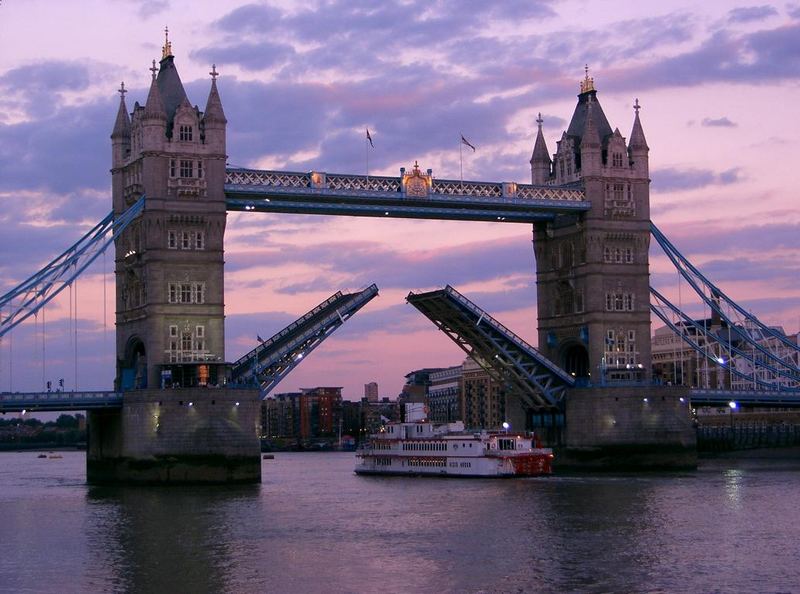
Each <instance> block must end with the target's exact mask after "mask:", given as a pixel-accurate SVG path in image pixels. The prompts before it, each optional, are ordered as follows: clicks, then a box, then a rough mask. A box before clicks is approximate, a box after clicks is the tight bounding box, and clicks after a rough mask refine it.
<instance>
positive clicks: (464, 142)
mask: <svg viewBox="0 0 800 594" xmlns="http://www.w3.org/2000/svg"><path fill="white" fill-rule="evenodd" d="M461 144H466V145H467V146H468V147H469V148H471V149H472V152H475V147H474V146H472V144H471V143H470V141H469V140H467V139H466V138H464V135H463V134H462V135H461Z"/></svg>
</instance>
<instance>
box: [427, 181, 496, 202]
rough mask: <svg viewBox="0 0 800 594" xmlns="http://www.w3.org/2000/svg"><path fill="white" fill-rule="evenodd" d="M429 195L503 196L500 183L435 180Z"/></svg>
mask: <svg viewBox="0 0 800 594" xmlns="http://www.w3.org/2000/svg"><path fill="white" fill-rule="evenodd" d="M431 194H444V195H448V196H479V197H482V198H501V197H502V196H503V184H502V183H492V182H489V183H486V182H472V181H466V182H462V181H458V180H443V179H437V180H434V182H433V187H432V188H431Z"/></svg>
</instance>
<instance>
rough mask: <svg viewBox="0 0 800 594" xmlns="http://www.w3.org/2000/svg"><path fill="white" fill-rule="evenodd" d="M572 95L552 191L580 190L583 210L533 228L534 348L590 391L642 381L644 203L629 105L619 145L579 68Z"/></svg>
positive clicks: (644, 181) (646, 313) (646, 370)
mask: <svg viewBox="0 0 800 594" xmlns="http://www.w3.org/2000/svg"><path fill="white" fill-rule="evenodd" d="M580 91H581V92H580V94H579V95H578V104H577V105H576V107H575V112H574V113H573V116H572V120H571V121H570V124H569V127H568V129H567V130H566V131H565V132H564V134H563V136H562V138H561V141H560V142H559V143H558V150H557V152H556V156H555V161H554V166H553V176H552V178H551V184H553V185H569V186H576V185H579V186H580V187H581V188H582V189H583V190H584V192H585V195H586V200H588V201H589V202H590V203H591V208H590V210H589V211H587V212H586V213H584V214H582V215H569V216H567V215H564V216H560V217H558V218H557V219H556V220H555V221H553V222H551V223H537V224H535V226H534V246H535V252H536V278H537V295H538V317H539V348H540V349H541V350H542V351H543V352H544V353H545V354H546V355H547V356H548V357H549V358H550V359H552V360H553V361H554V362H556V363H557V364H558V365H560V366H561V367H563V368H564V369H566V370H567V371H568V372H569V373H572V374H573V375H575V376H576V377H579V378H580V377H582V378H584V379H585V380H586V381H590V382H591V383H593V384H599V383H606V382H609V383H610V382H614V381H623V380H625V381H631V380H645V379H648V378H649V377H650V374H651V360H650V308H649V301H650V292H649V277H648V270H649V264H648V249H649V243H650V221H649V219H650V204H649V179H648V178H647V171H648V170H647V150H648V149H647V144H646V142H645V141H644V134H643V132H642V129H641V123H640V122H639V119H638V102H637V104H636V110H637V115H636V119H635V121H634V131H633V132H632V133H631V144H630V147H626V144H625V139H624V138H623V137H622V135H621V134H620V132H619V130H618V129H617V130H614V131H613V132H612V129H611V126H610V125H609V123H608V120H607V119H606V116H605V114H604V113H603V110H602V107H601V106H600V103H599V101H598V100H597V90H596V89H595V87H594V80H593V79H592V78H590V77H589V74H588V68H587V72H586V76H585V78H584V80H583V81H582V82H581V88H580ZM626 157H627V158H626Z"/></svg>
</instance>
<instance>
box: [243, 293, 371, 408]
mask: <svg viewBox="0 0 800 594" xmlns="http://www.w3.org/2000/svg"><path fill="white" fill-rule="evenodd" d="M377 295H378V287H377V286H376V285H374V284H373V285H370V286H369V287H367V288H366V289H364V290H362V291H359V292H358V293H347V294H343V293H342V292H341V291H339V292H337V293H334V294H333V295H332V296H331V297H329V298H328V299H326V300H325V301H323V302H322V303H320V304H319V305H318V306H316V307H315V308H314V309H312V310H311V311H309V312H308V313H306V314H305V315H303V316H301V317H300V318H298V319H297V320H296V321H295V322H292V323H291V324H289V325H288V326H287V327H286V328H284V329H283V330H281V331H280V332H278V333H277V334H275V335H274V336H272V337H271V338H270V339H269V340H265V341H263V342H262V343H261V344H259V345H258V346H257V347H256V348H254V349H253V350H252V351H250V352H249V353H247V354H246V355H244V356H243V357H241V358H240V359H239V360H238V361H236V362H235V363H234V364H233V367H232V371H231V381H232V382H233V383H234V384H250V385H252V384H256V383H257V384H258V385H259V386H260V388H261V397H262V398H266V397H267V395H268V394H269V393H270V392H271V391H272V389H273V388H274V387H275V386H276V385H277V384H278V382H280V381H281V380H282V379H283V378H284V377H286V374H288V373H289V372H290V371H291V370H292V369H294V368H295V367H296V366H297V365H298V364H299V363H300V362H301V361H302V360H303V358H305V357H306V356H307V355H308V354H309V353H310V352H311V351H313V350H314V349H315V348H317V347H318V346H319V345H320V344H321V343H322V341H324V340H325V339H326V338H327V337H328V336H330V335H331V334H332V333H333V332H334V331H335V330H336V329H338V328H339V327H340V326H341V325H342V324H344V323H345V322H346V321H347V320H348V319H349V318H350V317H351V316H353V315H354V314H355V313H356V312H357V311H358V310H359V309H361V308H362V307H363V306H364V305H366V304H367V303H368V302H369V301H370V300H372V299H373V298H374V297H376V296H377Z"/></svg>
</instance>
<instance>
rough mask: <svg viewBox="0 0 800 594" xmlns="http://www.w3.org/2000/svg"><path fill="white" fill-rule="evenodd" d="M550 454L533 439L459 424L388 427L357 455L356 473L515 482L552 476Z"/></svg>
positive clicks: (415, 424)
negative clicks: (472, 429)
mask: <svg viewBox="0 0 800 594" xmlns="http://www.w3.org/2000/svg"><path fill="white" fill-rule="evenodd" d="M552 460H553V450H551V449H550V448H543V447H541V445H539V444H538V440H537V439H536V437H535V436H534V435H531V434H523V433H514V432H508V431H481V432H478V433H474V432H468V431H465V430H464V424H463V423H462V422H460V421H458V422H455V423H448V424H445V425H434V424H433V423H429V422H427V421H416V422H408V423H388V424H387V425H385V426H384V427H382V428H381V431H380V432H379V433H376V434H373V435H371V436H370V440H369V442H368V443H367V444H366V445H364V446H363V447H361V448H359V449H358V450H357V451H356V467H355V472H356V474H386V475H426V476H427V475H431V476H461V477H514V476H539V475H545V474H550V473H551V472H552V470H551V462H552Z"/></svg>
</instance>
